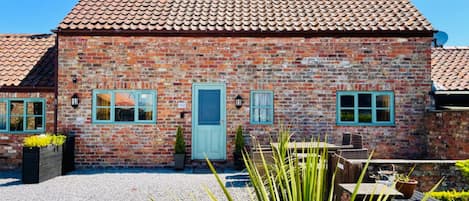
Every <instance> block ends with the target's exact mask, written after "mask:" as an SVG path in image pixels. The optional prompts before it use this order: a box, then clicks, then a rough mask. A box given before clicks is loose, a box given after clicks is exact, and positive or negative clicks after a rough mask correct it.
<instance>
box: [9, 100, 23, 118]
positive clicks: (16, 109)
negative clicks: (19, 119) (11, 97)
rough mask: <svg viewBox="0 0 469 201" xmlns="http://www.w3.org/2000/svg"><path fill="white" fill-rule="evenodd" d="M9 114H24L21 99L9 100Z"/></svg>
mask: <svg viewBox="0 0 469 201" xmlns="http://www.w3.org/2000/svg"><path fill="white" fill-rule="evenodd" d="M10 114H11V115H24V104H23V101H11V105H10Z"/></svg>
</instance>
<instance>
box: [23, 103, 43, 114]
mask: <svg viewBox="0 0 469 201" xmlns="http://www.w3.org/2000/svg"><path fill="white" fill-rule="evenodd" d="M26 105H27V108H26V110H27V111H26V112H27V114H28V115H42V102H28V103H26Z"/></svg>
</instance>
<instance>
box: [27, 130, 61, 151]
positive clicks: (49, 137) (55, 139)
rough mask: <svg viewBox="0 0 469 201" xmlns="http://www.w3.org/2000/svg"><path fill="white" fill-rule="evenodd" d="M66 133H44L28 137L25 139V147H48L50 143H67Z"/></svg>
mask: <svg viewBox="0 0 469 201" xmlns="http://www.w3.org/2000/svg"><path fill="white" fill-rule="evenodd" d="M66 138H67V137H66V136H65V135H55V134H50V133H47V134H43V135H33V136H30V137H26V138H24V140H23V146H24V147H30V148H32V147H47V146H49V145H55V146H60V145H62V144H64V143H65V139H66Z"/></svg>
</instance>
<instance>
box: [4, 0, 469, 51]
mask: <svg viewBox="0 0 469 201" xmlns="http://www.w3.org/2000/svg"><path fill="white" fill-rule="evenodd" d="M1 1H2V2H1V5H0V33H50V31H51V30H52V29H55V28H56V27H57V25H58V24H59V23H60V21H61V20H62V19H63V18H64V17H65V15H67V13H68V12H70V10H71V9H72V7H73V5H75V4H76V3H77V2H78V0H1ZM411 1H412V2H413V3H414V5H415V6H417V8H418V9H419V10H420V11H421V12H422V13H423V14H424V15H425V17H427V19H428V20H430V22H431V23H432V24H433V26H434V28H435V29H437V30H441V31H445V32H446V33H448V35H449V40H448V42H447V43H446V44H445V46H469V0H411Z"/></svg>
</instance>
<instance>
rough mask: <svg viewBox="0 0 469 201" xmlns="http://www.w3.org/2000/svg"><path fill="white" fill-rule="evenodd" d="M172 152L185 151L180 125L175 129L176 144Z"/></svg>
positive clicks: (181, 152) (182, 152) (180, 152)
mask: <svg viewBox="0 0 469 201" xmlns="http://www.w3.org/2000/svg"><path fill="white" fill-rule="evenodd" d="M174 152H175V153H176V154H184V153H186V142H185V141H184V135H183V130H182V127H181V126H178V128H177V131H176V144H175V145H174Z"/></svg>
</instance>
